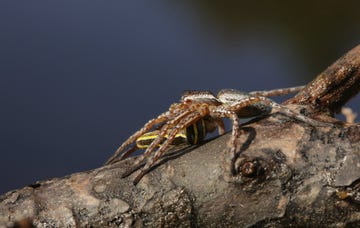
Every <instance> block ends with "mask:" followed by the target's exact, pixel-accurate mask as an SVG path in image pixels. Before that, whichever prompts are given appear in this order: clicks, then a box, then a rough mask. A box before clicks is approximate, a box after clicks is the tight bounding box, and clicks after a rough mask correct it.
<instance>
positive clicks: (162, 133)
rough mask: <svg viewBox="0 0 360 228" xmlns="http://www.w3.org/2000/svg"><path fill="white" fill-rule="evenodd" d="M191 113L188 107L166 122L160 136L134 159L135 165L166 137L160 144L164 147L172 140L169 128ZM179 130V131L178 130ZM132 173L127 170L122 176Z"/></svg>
mask: <svg viewBox="0 0 360 228" xmlns="http://www.w3.org/2000/svg"><path fill="white" fill-rule="evenodd" d="M189 114H191V110H190V109H187V110H185V111H184V112H182V113H181V114H179V115H178V116H176V117H175V118H174V119H172V120H170V121H168V122H167V123H166V124H164V126H163V127H162V128H161V129H160V133H159V136H158V137H157V138H156V139H154V141H152V142H151V143H150V145H149V147H148V148H147V149H146V150H145V152H144V153H143V154H141V155H139V157H138V158H136V160H135V161H134V164H133V166H134V167H135V166H138V165H139V164H140V163H142V162H143V161H144V160H145V159H146V158H147V157H148V156H149V155H150V154H151V153H152V152H153V151H154V150H155V149H156V148H157V147H158V145H159V144H160V143H161V142H162V141H163V140H164V139H165V141H164V142H163V143H162V145H161V146H160V148H161V147H163V146H164V144H166V145H167V143H166V142H167V141H169V140H170V142H171V141H172V140H173V139H171V138H170V134H171V133H169V134H168V132H169V129H170V128H172V127H173V126H176V125H177V124H178V123H179V122H180V121H181V120H182V119H183V118H185V117H186V116H187V115H189ZM178 132H179V131H178ZM178 132H177V133H178ZM166 134H168V138H167V139H166V137H165V135H166ZM160 148H159V149H160ZM130 174H131V172H129V171H126V172H125V173H124V174H123V175H122V177H126V176H129V175H130Z"/></svg>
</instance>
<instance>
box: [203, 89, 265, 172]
mask: <svg viewBox="0 0 360 228" xmlns="http://www.w3.org/2000/svg"><path fill="white" fill-rule="evenodd" d="M260 101H261V98H260V97H253V96H248V97H243V98H242V100H239V101H238V102H232V103H224V105H223V106H219V107H216V108H215V109H214V110H210V113H211V116H214V117H215V118H216V117H217V118H219V117H220V118H230V119H231V120H232V132H231V138H230V141H229V143H230V157H229V165H230V171H231V173H232V174H233V175H235V174H236V171H235V160H236V157H237V156H236V152H237V145H238V142H237V139H238V138H239V135H240V127H239V125H240V119H239V116H238V113H239V111H241V110H242V109H243V108H245V107H248V106H250V105H252V104H254V103H258V102H260Z"/></svg>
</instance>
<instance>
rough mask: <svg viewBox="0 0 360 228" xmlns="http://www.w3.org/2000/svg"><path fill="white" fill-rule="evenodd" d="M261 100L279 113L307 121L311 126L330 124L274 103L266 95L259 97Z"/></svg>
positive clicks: (326, 125)
mask: <svg viewBox="0 0 360 228" xmlns="http://www.w3.org/2000/svg"><path fill="white" fill-rule="evenodd" d="M259 98H260V99H261V100H262V101H264V102H266V103H267V104H269V105H270V106H271V107H272V108H274V109H277V110H278V111H279V112H280V113H283V114H285V115H286V116H289V117H292V118H294V119H297V120H299V121H302V122H304V123H307V124H309V125H311V126H322V127H328V126H330V124H328V123H325V122H321V121H317V120H315V119H312V118H309V117H307V116H305V115H302V114H300V113H297V112H295V111H293V110H291V109H289V108H287V107H285V106H283V105H281V104H278V103H276V102H275V101H273V100H271V99H269V98H266V97H259Z"/></svg>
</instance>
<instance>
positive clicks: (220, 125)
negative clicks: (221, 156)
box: [214, 118, 225, 135]
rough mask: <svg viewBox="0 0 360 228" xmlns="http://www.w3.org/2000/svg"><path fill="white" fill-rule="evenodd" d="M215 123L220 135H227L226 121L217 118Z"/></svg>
mask: <svg viewBox="0 0 360 228" xmlns="http://www.w3.org/2000/svg"><path fill="white" fill-rule="evenodd" d="M214 121H215V122H216V124H217V126H218V129H219V135H223V134H225V125H224V121H223V120H222V119H221V118H215V119H214Z"/></svg>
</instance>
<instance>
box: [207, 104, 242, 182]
mask: <svg viewBox="0 0 360 228" xmlns="http://www.w3.org/2000/svg"><path fill="white" fill-rule="evenodd" d="M211 115H212V116H215V117H218V118H221V117H227V118H230V119H231V120H232V131H231V138H230V141H229V144H230V145H229V146H230V151H229V152H230V155H229V156H230V157H229V165H230V172H231V173H232V174H233V175H235V174H236V171H235V160H236V157H237V156H236V152H237V144H238V141H237V139H238V137H239V136H240V127H239V125H240V120H239V117H238V115H237V114H236V112H235V111H232V110H226V109H224V108H223V107H219V108H218V109H216V110H213V112H212V114H211Z"/></svg>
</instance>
